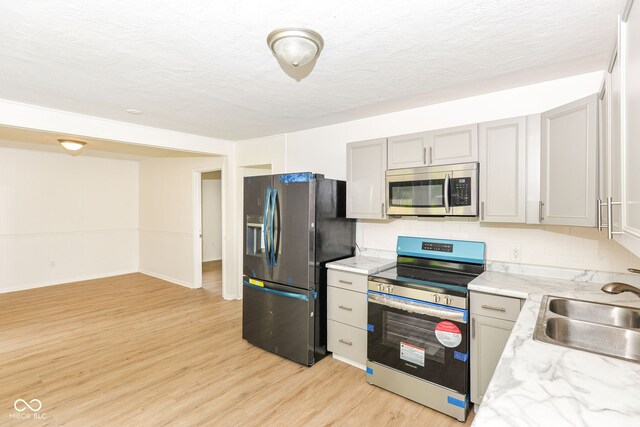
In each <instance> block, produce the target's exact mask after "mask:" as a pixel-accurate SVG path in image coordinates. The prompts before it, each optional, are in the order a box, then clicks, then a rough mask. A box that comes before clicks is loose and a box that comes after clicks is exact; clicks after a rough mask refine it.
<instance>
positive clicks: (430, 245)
mask: <svg viewBox="0 0 640 427" xmlns="http://www.w3.org/2000/svg"><path fill="white" fill-rule="evenodd" d="M422 250H423V251H438V252H453V244H451V243H435V242H422Z"/></svg>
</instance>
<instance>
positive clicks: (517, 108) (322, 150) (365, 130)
mask: <svg viewBox="0 0 640 427" xmlns="http://www.w3.org/2000/svg"><path fill="white" fill-rule="evenodd" d="M602 76H603V73H602V72H595V73H589V74H582V75H579V76H574V77H569V78H564V79H559V80H552V81H549V82H543V83H538V84H534V85H529V86H523V87H519V88H514V89H508V90H503V91H499V92H493V93H489V94H485V95H479V96H473V97H469V98H464V99H458V100H455V101H450V102H445V103H440V104H434V105H429V106H426V107H421V108H415V109H411V110H405V111H399V112H396V113H391V114H384V115H380V116H375V117H370V118H366V119H362V120H355V121H351V122H345V123H340V124H337V125H332V126H324V127H320V128H315V129H309V130H304V131H300V132H294V133H290V134H287V135H285V139H286V150H285V160H286V171H287V172H298V171H312V172H316V173H323V174H325V176H326V177H327V178H336V179H346V177H347V171H346V164H347V157H346V156H347V152H346V148H345V146H346V144H347V143H348V142H353V141H362V140H367V139H373V138H384V137H387V136H393V135H402V134H407V133H412V132H421V131H426V130H431V129H441V128H446V127H451V126H458V125H464V124H469V123H480V122H485V121H490V120H498V119H504V118H509V117H516V116H524V115H527V114H534V113H540V112H542V111H546V110H549V109H551V108H554V107H557V106H559V105H562V104H565V103H567V102H570V101H574V100H576V99H579V98H582V97H585V96H587V95H590V94H593V93H596V92H598V91H599V90H600V83H601V82H602Z"/></svg>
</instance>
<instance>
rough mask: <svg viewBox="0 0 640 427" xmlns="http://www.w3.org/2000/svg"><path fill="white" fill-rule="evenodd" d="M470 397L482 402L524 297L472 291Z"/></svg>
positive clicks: (477, 402) (478, 402) (475, 401)
mask: <svg viewBox="0 0 640 427" xmlns="http://www.w3.org/2000/svg"><path fill="white" fill-rule="evenodd" d="M469 298H470V301H471V354H470V362H471V384H470V386H471V401H472V402H473V403H475V404H477V405H479V404H480V403H481V402H482V398H483V397H484V393H485V391H486V390H487V387H488V386H489V382H490V381H491V377H492V376H493V372H494V371H495V369H496V366H497V365H498V361H499V360H500V356H501V355H502V351H503V350H504V347H505V345H506V343H507V340H508V339H509V335H510V334H511V330H512V329H513V326H514V325H515V323H516V319H517V318H518V314H519V313H520V307H521V302H522V300H520V299H518V298H510V297H503V296H498V295H489V294H483V293H479V292H471V294H470V297H469Z"/></svg>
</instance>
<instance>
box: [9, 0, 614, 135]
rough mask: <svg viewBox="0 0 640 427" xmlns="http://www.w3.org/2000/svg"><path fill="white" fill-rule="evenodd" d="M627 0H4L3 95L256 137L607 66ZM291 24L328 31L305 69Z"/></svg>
mask: <svg viewBox="0 0 640 427" xmlns="http://www.w3.org/2000/svg"><path fill="white" fill-rule="evenodd" d="M624 1H625V0H602V1H596V0H593V1H586V0H562V1H558V0H486V1H469V0H467V1H463V0H452V1H433V0H432V1H426V0H420V1H415V0H405V1H400V2H390V1H379V0H367V1H364V0H349V1H345V0H342V1H336V0H325V1H323V2H317V1H314V2H309V1H300V0H298V1H292V0H281V1H265V0H262V1H260V0H244V1H237V0H235V1H231V0H216V1H210V0H207V1H205V0H192V1H183V2H180V1H166V0H153V1H151V0H138V1H131V0H126V1H123V0H110V1H95V0H93V1H88V0H64V1H62V0H57V1H56V0H41V1H33V0H24V1H3V2H1V3H0V40H2V43H0V68H1V72H0V98H4V99H9V100H14V101H19V102H25V103H29V104H35V105H41V106H46V107H51V108H56V109H62V110H68V111H73V112H78V113H82V114H88V115H93V116H100V117H105V118H109V119H115V120H122V121H128V122H133V123H139V124H143V125H147V126H155V127H160V128H166V129H172V130H177V131H183V132H190V133H195V134H200V135H207V136H212V137H216V138H222V139H231V140H237V139H245V138H253V137H257V136H264V135H271V134H277V133H283V132H289V131H293V130H300V129H305V128H310V127H315V126H320V125H326V124H330V123H336V122H342V121H346V120H352V119H357V118H361V117H365V116H367V115H372V114H378V113H384V112H390V111H395V110H399V109H403V108H410V107H416V106H421V105H427V104H431V103H435V102H440V101H443V100H446V99H453V98H457V97H463V96H468V95H472V94H478V93H483V92H489V91H493V90H497V89H503V88H507V87H512V86H517V85H522V84H527V83H534V82H538V81H542V80H548V79H552V78H558V77H564V76H568V75H573V74H580V73H584V72H588V71H594V70H598V69H603V68H604V67H605V63H606V60H607V56H608V51H609V49H610V48H611V46H612V43H613V40H614V35H615V29H616V16H617V14H618V13H619V11H620V10H621V7H622V6H623V3H624ZM282 26H306V27H309V28H312V29H314V30H316V31H318V32H320V33H321V34H322V35H323V37H324V39H325V49H324V51H323V52H322V55H321V56H320V58H319V60H318V61H317V63H316V64H315V68H314V70H313V72H312V73H311V74H310V75H309V76H308V77H306V78H305V79H302V80H300V81H296V80H294V79H292V78H291V77H289V76H288V75H287V74H285V73H284V72H283V71H282V69H280V67H279V65H278V63H277V61H276V60H275V59H274V58H273V56H272V55H271V53H270V52H269V50H268V48H267V45H266V41H265V39H266V36H267V34H268V33H269V32H270V31H271V30H273V29H275V28H277V27H282ZM127 108H134V109H139V110H142V111H143V114H142V115H140V116H132V115H129V114H127V113H125V112H124V110H125V109H127Z"/></svg>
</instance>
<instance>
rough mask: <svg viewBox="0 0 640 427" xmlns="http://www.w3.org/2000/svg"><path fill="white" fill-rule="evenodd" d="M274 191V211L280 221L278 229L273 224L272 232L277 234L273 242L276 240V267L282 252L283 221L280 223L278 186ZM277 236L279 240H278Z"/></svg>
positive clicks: (274, 259)
mask: <svg viewBox="0 0 640 427" xmlns="http://www.w3.org/2000/svg"><path fill="white" fill-rule="evenodd" d="M273 191H274V196H273V203H272V205H273V211H274V212H275V216H276V220H277V222H278V228H277V231H276V227H275V225H273V231H272V233H273V234H274V236H275V237H274V239H273V242H274V245H273V266H274V267H275V266H277V265H278V257H279V255H278V254H279V253H280V238H281V234H282V233H281V231H282V230H281V227H280V225H281V223H280V220H281V218H280V197H279V195H278V189H277V188H274V189H273ZM274 224H275V223H274ZM276 238H277V239H278V240H276Z"/></svg>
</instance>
